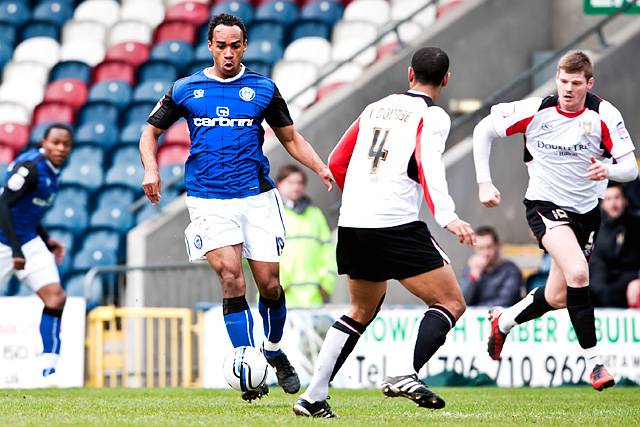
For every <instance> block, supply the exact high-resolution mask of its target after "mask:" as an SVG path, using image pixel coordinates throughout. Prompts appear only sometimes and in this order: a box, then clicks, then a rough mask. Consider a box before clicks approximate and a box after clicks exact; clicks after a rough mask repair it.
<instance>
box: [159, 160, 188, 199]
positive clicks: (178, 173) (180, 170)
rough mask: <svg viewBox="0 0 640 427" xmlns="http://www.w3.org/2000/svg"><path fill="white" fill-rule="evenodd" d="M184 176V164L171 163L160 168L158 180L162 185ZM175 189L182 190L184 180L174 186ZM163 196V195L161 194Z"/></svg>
mask: <svg viewBox="0 0 640 427" xmlns="http://www.w3.org/2000/svg"><path fill="white" fill-rule="evenodd" d="M183 175H184V164H182V163H173V164H168V165H163V166H160V180H161V181H162V183H163V185H165V184H167V183H169V182H170V181H173V180H175V179H178V177H182V176H183ZM175 188H177V189H180V190H182V189H183V188H184V179H181V180H180V181H179V182H177V185H175ZM163 196H164V194H163Z"/></svg>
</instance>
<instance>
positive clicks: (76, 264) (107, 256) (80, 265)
mask: <svg viewBox="0 0 640 427" xmlns="http://www.w3.org/2000/svg"><path fill="white" fill-rule="evenodd" d="M117 263H118V253H117V251H116V250H113V249H111V250H108V249H102V248H99V247H93V248H82V249H81V250H80V251H78V252H76V254H75V256H74V257H73V270H76V271H86V270H89V269H90V268H93V267H102V266H107V265H116V264H117ZM72 283H73V282H72ZM74 286H76V285H73V284H72V288H73V287H74Z"/></svg>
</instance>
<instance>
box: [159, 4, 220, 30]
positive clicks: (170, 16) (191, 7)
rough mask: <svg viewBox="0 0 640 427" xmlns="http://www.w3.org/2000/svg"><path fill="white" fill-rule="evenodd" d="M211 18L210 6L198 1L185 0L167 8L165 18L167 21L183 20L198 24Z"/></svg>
mask: <svg viewBox="0 0 640 427" xmlns="http://www.w3.org/2000/svg"><path fill="white" fill-rule="evenodd" d="M208 18H209V6H207V5H206V4H204V3H200V2H196V1H184V2H182V3H178V4H174V5H173V6H169V8H167V10H166V12H165V15H164V19H165V20H166V21H173V20H183V21H188V22H191V23H192V24H195V25H197V26H200V25H202V24H203V23H204V22H205V21H206V20H207V19H208Z"/></svg>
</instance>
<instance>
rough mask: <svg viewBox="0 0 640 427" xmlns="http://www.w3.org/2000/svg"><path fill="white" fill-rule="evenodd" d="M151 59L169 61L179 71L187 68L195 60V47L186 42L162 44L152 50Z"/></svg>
mask: <svg viewBox="0 0 640 427" xmlns="http://www.w3.org/2000/svg"><path fill="white" fill-rule="evenodd" d="M151 59H154V60H164V61H169V62H171V63H173V64H175V65H176V66H177V67H178V68H179V69H182V68H186V66H187V65H188V64H189V63H190V62H191V61H192V60H193V47H192V46H191V44H190V43H187V42H184V41H167V42H162V43H159V44H157V45H155V46H154V47H153V48H152V49H151Z"/></svg>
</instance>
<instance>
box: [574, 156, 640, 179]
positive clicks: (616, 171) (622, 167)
mask: <svg viewBox="0 0 640 427" xmlns="http://www.w3.org/2000/svg"><path fill="white" fill-rule="evenodd" d="M637 177H638V162H637V161H636V157H635V156H634V154H633V152H630V153H626V154H625V155H623V156H621V157H619V158H616V164H604V163H602V162H601V161H599V160H596V158H595V157H591V164H590V165H589V168H588V169H587V179H590V180H591V181H602V180H603V179H611V180H613V181H617V182H629V181H633V180H634V179H636V178H637Z"/></svg>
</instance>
